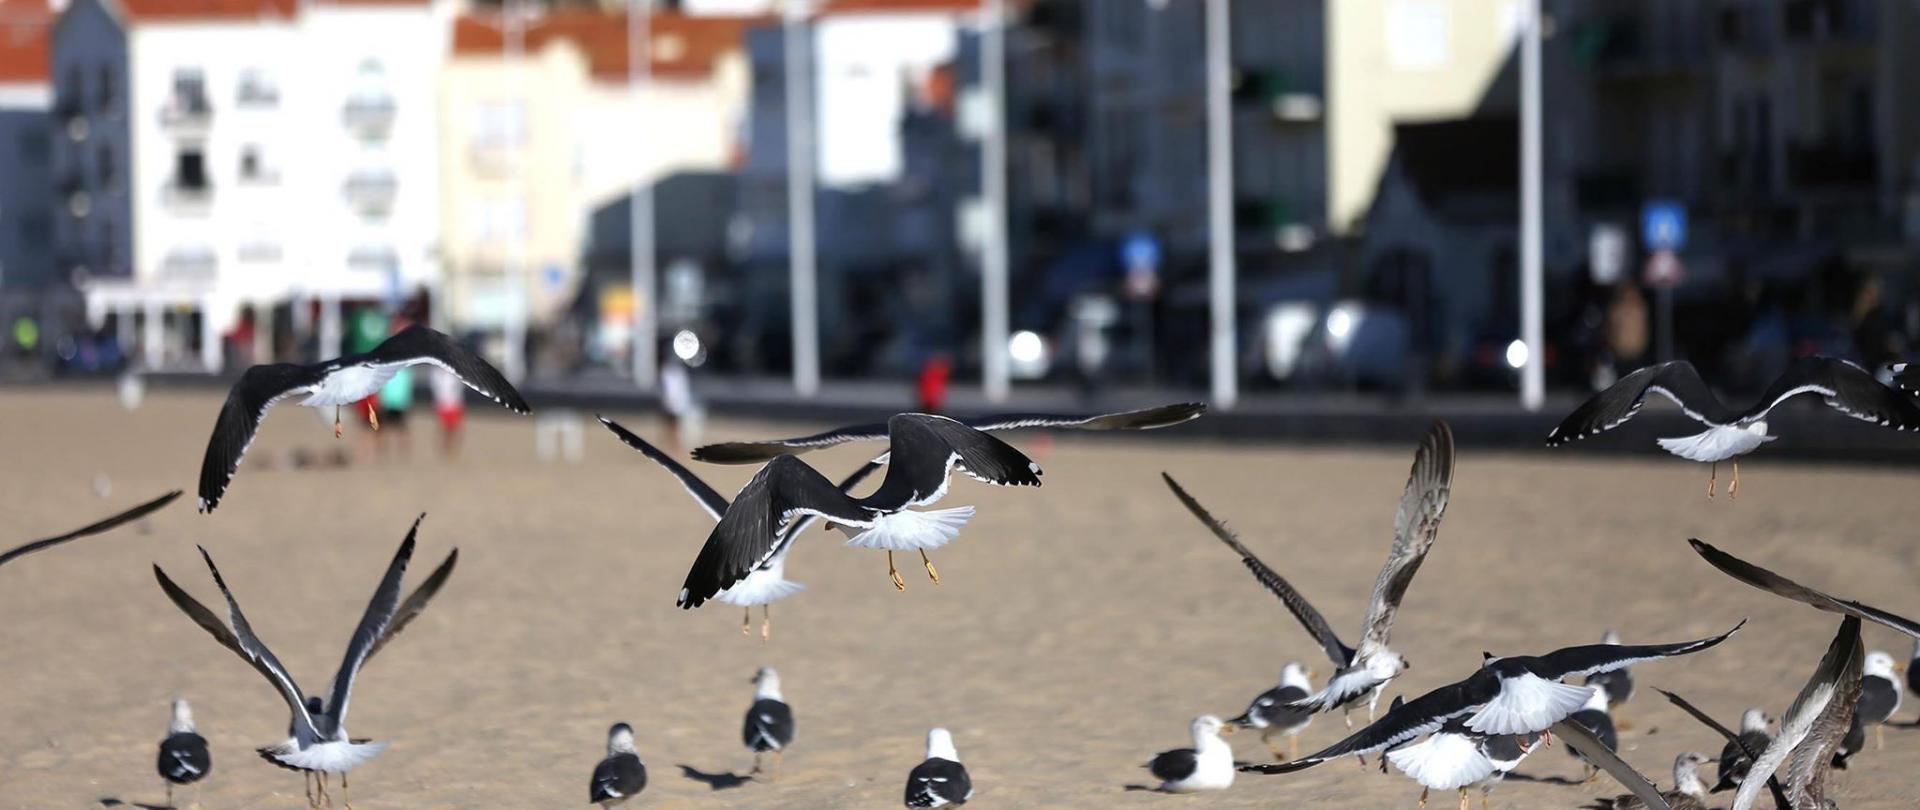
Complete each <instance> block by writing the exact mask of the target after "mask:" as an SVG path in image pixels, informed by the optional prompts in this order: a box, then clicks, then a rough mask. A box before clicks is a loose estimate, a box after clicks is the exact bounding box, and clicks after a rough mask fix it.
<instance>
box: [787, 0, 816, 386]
mask: <svg viewBox="0 0 1920 810" xmlns="http://www.w3.org/2000/svg"><path fill="white" fill-rule="evenodd" d="M784 10H785V12H786V14H785V18H786V19H785V22H786V30H785V34H786V42H785V48H784V49H785V51H786V53H785V56H786V74H787V75H786V80H787V246H788V257H787V261H788V265H787V268H788V275H789V278H790V279H791V285H792V288H793V289H792V295H791V296H790V300H789V303H790V304H791V305H792V307H793V314H792V318H793V390H794V391H795V392H796V393H798V394H800V396H803V397H810V396H813V395H814V394H815V393H816V392H818V391H819V390H820V303H819V290H818V288H817V286H816V284H817V278H816V270H815V268H814V255H813V254H814V244H813V77H812V69H813V68H812V60H811V59H809V58H808V54H809V53H810V52H811V50H812V46H811V43H810V42H809V39H810V38H811V37H810V35H811V33H812V28H811V27H810V26H809V25H808V24H807V22H808V20H807V13H808V11H807V5H806V0H786V7H785V9H784Z"/></svg>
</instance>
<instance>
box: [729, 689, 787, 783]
mask: <svg viewBox="0 0 1920 810" xmlns="http://www.w3.org/2000/svg"><path fill="white" fill-rule="evenodd" d="M753 687H754V688H753V705H752V706H748V707H747V718H746V721H745V722H744V723H743V724H742V726H741V730H740V741H741V743H743V744H745V745H746V746H747V750H749V751H752V752H753V772H754V773H756V774H758V773H760V757H761V755H763V754H772V755H773V774H772V777H771V778H773V779H779V778H780V755H781V754H782V753H784V752H785V751H786V750H787V746H789V745H792V744H793V734H794V727H793V707H792V706H789V705H787V701H786V699H785V697H783V696H782V695H781V694H780V673H778V672H775V671H774V670H773V667H761V668H760V671H758V672H755V673H754V674H753Z"/></svg>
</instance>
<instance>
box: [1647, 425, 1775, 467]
mask: <svg viewBox="0 0 1920 810" xmlns="http://www.w3.org/2000/svg"><path fill="white" fill-rule="evenodd" d="M1776 438H1778V437H1777V436H1768V435H1766V434H1764V433H1755V432H1753V431H1751V430H1745V429H1742V428H1737V427H1729V426H1720V427H1710V428H1707V429H1706V430H1704V431H1702V432H1700V433H1695V434H1693V435H1692V436H1680V437H1677V438H1672V439H1660V440H1659V442H1660V449H1662V450H1665V451H1667V452H1669V453H1672V454H1674V455H1676V456H1679V457H1681V458H1684V459H1686V460H1688V461H1703V462H1705V461H1726V460H1727V459H1730V458H1733V457H1734V456H1743V455H1746V454H1748V453H1751V452H1753V451H1755V450H1757V449H1759V448H1760V445H1763V444H1766V443H1767V442H1770V441H1773V440H1774V439H1776Z"/></svg>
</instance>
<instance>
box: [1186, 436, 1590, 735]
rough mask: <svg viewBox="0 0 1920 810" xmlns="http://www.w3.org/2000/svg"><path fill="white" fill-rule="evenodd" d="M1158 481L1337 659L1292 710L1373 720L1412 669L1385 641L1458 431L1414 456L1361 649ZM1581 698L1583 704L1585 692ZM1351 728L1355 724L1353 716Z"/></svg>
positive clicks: (1432, 530)
mask: <svg viewBox="0 0 1920 810" xmlns="http://www.w3.org/2000/svg"><path fill="white" fill-rule="evenodd" d="M1160 477H1161V478H1163V479H1165V480H1166V482H1167V486H1168V487H1169V488H1171V489H1172V490H1173V495H1174V497H1176V498H1179V499H1180V502H1181V503H1182V504H1185V505H1186V507H1187V510H1188V511H1190V512H1192V513H1193V516H1194V517H1197V518H1199V519H1200V522H1201V523H1204V524H1206V526H1207V528H1209V529H1211V530H1213V534H1214V536H1216V537H1218V538H1220V540H1221V542H1224V543H1226V544H1227V547H1228V548H1231V549H1233V551H1234V553H1236V554H1239V555H1240V561H1241V562H1242V563H1243V564H1245V565H1246V566H1247V570H1249V571H1252V572H1253V576H1254V578H1255V579H1258V580H1260V584H1262V585H1265V586H1266V588H1267V590H1269V591H1272V592H1273V594H1274V595H1275V596H1278V597H1280V601H1281V602H1283V603H1285V604H1286V606H1287V609H1288V610H1290V611H1292V612H1293V616H1294V618H1296V619H1299V620H1300V623H1301V624H1302V625H1305V626H1306V628H1307V632H1308V633H1311V634H1313V637H1314V638H1315V639H1316V640H1318V641H1319V642H1320V646H1321V647H1322V648H1323V649H1325V650H1326V653H1327V657H1328V658H1331V659H1333V665H1334V667H1335V670H1334V673H1333V676H1332V677H1330V678H1328V679H1327V685H1326V686H1325V687H1324V688H1322V689H1321V690H1320V691H1319V692H1316V693H1314V694H1312V695H1309V696H1307V697H1306V698H1303V699H1301V700H1300V701H1297V702H1296V704H1295V705H1296V706H1297V707H1311V708H1313V709H1314V710H1315V711H1321V712H1330V711H1333V710H1334V709H1342V710H1344V711H1345V712H1346V713H1348V714H1349V715H1350V714H1351V712H1352V711H1353V706H1354V705H1355V704H1356V703H1358V702H1360V701H1361V700H1363V699H1364V700H1365V701H1366V704H1367V720H1368V722H1372V720H1373V713H1374V705H1375V704H1376V703H1378V702H1379V700H1380V693H1381V691H1382V690H1384V689H1385V688H1386V686H1387V684H1388V683H1389V682H1391V681H1392V680H1393V679H1394V678H1397V677H1400V673H1401V672H1403V671H1405V670H1406V669H1407V659H1406V658H1404V657H1402V656H1401V655H1400V654H1399V653H1397V652H1394V651H1393V650H1392V649H1391V648H1389V647H1388V646H1387V637H1388V634H1389V633H1390V632H1391V631H1392V629H1393V617H1394V614H1395V613H1396V612H1397V611H1399V609H1400V601H1401V599H1403V598H1404V597H1405V596H1406V594H1407V586H1409V585H1411V584H1412V583H1413V575H1414V574H1415V573H1416V572H1418V571H1419V570H1420V563H1421V562H1423V561H1425V560H1426V558H1427V551H1428V550H1429V549H1432V548H1433V541H1434V538H1435V537H1437V536H1438V534H1439V531H1440V517H1441V515H1443V514H1444V513H1445V512H1446V509H1447V501H1448V499H1449V498H1450V497H1451V495H1452V491H1453V430H1452V429H1451V428H1449V427H1447V423H1445V422H1435V423H1433V427H1432V428H1431V429H1429V430H1428V431H1427V435H1426V437H1425V438H1423V439H1421V440H1420V448H1419V449H1418V450H1416V451H1414V456H1413V470H1412V472H1411V473H1409V474H1408V476H1407V488H1406V490H1405V491H1404V492H1402V493H1401V495H1400V507H1399V509H1398V511H1396V512H1395V513H1394V518H1393V547H1392V548H1391V549H1389V550H1388V552H1387V563H1386V565H1385V566H1382V567H1381V569H1380V576H1379V578H1378V579H1376V580H1374V583H1373V598H1372V600H1371V601H1370V602H1369V604H1368V606H1367V623H1366V634H1365V635H1364V636H1363V637H1362V638H1361V639H1360V646H1359V648H1357V649H1356V648H1353V647H1349V646H1347V645H1346V643H1345V642H1342V641H1341V640H1340V637H1339V636H1337V635H1335V634H1334V632H1333V627H1332V625H1329V624H1328V623H1327V620H1326V618H1325V617H1323V616H1321V615H1320V611H1318V610H1315V609H1314V607H1313V605H1312V603H1309V602H1308V601H1307V600H1306V597H1304V596H1301V595H1300V592H1299V591H1297V590H1294V588H1293V585H1291V584H1289V583H1288V582H1287V580H1286V578H1285V577H1282V576H1280V573H1279V572H1277V571H1275V570H1273V569H1272V568H1270V567H1268V566H1267V564H1266V563H1263V562H1261V561H1260V558H1259V557H1256V556H1254V554H1253V551H1252V550H1251V549H1248V548H1247V547H1246V545H1244V544H1242V543H1241V542H1240V539H1239V538H1237V537H1235V536H1234V534H1233V532H1231V531H1229V530H1228V529H1227V527H1226V525H1225V524H1223V523H1221V522H1220V521H1219V520H1216V519H1214V517H1213V515H1211V514H1209V513H1208V512H1207V510H1206V508H1205V507H1202V506H1201V505H1200V502H1199V501H1196V500H1194V499H1193V496H1191V495H1188V494H1187V492H1186V490H1184V489H1181V488H1180V485H1179V483H1177V482H1175V481H1174V480H1173V476H1170V475H1167V474H1166V473H1161V474H1160ZM1581 699H1582V700H1585V695H1584V694H1583V695H1582V696H1581ZM1347 727H1348V728H1352V727H1353V720H1352V718H1351V717H1350V716H1349V717H1347Z"/></svg>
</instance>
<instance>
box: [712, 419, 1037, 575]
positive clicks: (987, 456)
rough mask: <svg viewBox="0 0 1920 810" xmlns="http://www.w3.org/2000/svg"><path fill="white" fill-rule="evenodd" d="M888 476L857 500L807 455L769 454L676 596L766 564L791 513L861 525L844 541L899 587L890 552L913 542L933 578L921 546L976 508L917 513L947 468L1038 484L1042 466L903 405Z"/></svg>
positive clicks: (942, 482) (988, 479) (941, 539)
mask: <svg viewBox="0 0 1920 810" xmlns="http://www.w3.org/2000/svg"><path fill="white" fill-rule="evenodd" d="M887 431H888V444H887V455H888V457H889V463H888V464H887V474H886V476H885V477H884V478H882V479H881V480H880V486H879V488H878V489H875V490H874V491H873V493H872V494H870V495H867V496H866V497H863V498H855V497H853V496H851V495H848V494H847V493H846V492H844V491H842V490H841V489H840V488H838V487H836V486H834V485H833V483H832V482H829V481H828V480H827V479H826V477H825V476H823V475H821V474H820V473H819V472H818V471H816V470H815V469H813V468H812V467H809V466H807V463H806V462H804V461H801V460H800V459H798V458H795V457H794V456H790V455H783V456H775V457H774V459H773V460H772V461H769V462H767V464H766V466H764V467H761V468H760V471H759V472H758V473H755V474H754V476H753V478H752V479H751V480H749V481H748V482H747V485H746V486H744V487H742V488H741V489H740V492H739V494H737V495H735V496H734V498H733V503H732V504H730V505H729V506H728V507H727V509H726V511H725V512H724V513H722V514H721V516H720V521H719V522H718V523H717V524H715V525H714V527H713V531H712V533H710V534H708V535H707V542H706V544H705V545H704V546H702V547H701V549H700V554H699V556H698V557H696V558H694V561H693V567H692V568H691V569H689V570H688V571H687V578H686V581H685V583H684V584H683V585H682V586H681V589H680V596H679V598H678V600H677V601H678V604H679V605H680V607H682V608H686V609H691V608H696V607H699V606H700V605H702V604H704V603H705V602H706V601H707V600H709V599H713V598H715V597H716V596H717V595H718V594H719V593H720V592H721V591H723V590H726V589H728V588H732V587H733V586H734V584H735V583H737V582H739V581H741V580H742V579H745V578H746V577H747V575H748V574H750V573H752V572H753V571H754V570H755V569H757V568H759V567H760V566H762V565H765V564H766V563H767V561H768V560H769V559H771V558H772V556H773V555H774V554H775V553H776V552H778V551H779V549H780V548H781V543H780V537H781V535H782V532H783V531H784V530H785V528H786V527H787V526H788V525H789V524H790V523H792V522H793V521H795V520H797V519H799V518H802V517H805V516H808V515H813V516H817V517H820V518H823V519H825V520H827V521H829V522H831V523H833V524H836V525H838V526H839V527H841V528H842V530H843V531H844V530H846V529H847V528H848V527H851V528H858V529H862V530H863V531H860V532H857V533H854V532H849V533H850V534H853V535H854V536H853V538H852V539H851V540H849V541H848V545H853V546H860V547H864V548H878V549H884V550H886V552H887V575H888V576H889V577H891V578H892V579H893V584H894V587H895V588H898V589H900V590H905V589H906V582H905V581H903V580H902V579H901V578H900V571H899V569H897V568H895V567H894V565H893V552H895V551H906V550H918V551H919V552H920V559H921V562H922V563H923V564H925V565H926V567H927V574H928V576H931V577H933V578H934V581H935V582H938V581H939V575H938V573H936V572H935V571H934V568H933V561H932V560H931V559H928V557H927V552H926V550H927V549H929V548H939V547H940V546H943V545H945V544H946V543H947V542H948V541H950V540H952V539H953V538H954V537H955V536H957V535H958V534H959V532H960V527H961V526H963V525H965V524H966V522H967V520H968V519H969V518H971V517H972V516H973V507H971V506H962V507H956V508H952V509H939V510H928V511H921V510H917V509H915V508H914V507H920V506H927V505H929V504H932V503H934V502H936V501H938V500H940V499H941V498H942V497H945V496H946V494H947V487H948V485H949V483H950V482H951V479H952V475H953V472H954V471H955V470H956V469H957V470H959V471H960V472H963V473H966V474H967V475H968V476H969V477H971V478H973V479H975V480H978V481H982V482H985V483H989V484H994V485H998V486H1035V487H1037V486H1039V485H1040V465H1038V464H1035V463H1033V459H1030V458H1027V456H1026V454H1024V453H1021V452H1020V451H1019V450H1015V449H1014V448H1013V446H1012V445H1009V444H1007V443H1006V442H1003V441H1000V440H999V439H996V438H994V437H992V436H990V435H988V434H986V433H982V432H980V431H978V430H975V429H973V428H970V427H967V426H966V425H963V424H961V423H959V422H957V421H955V420H953V419H949V418H947V417H944V416H932V415H928V414H918V413H903V414H897V415H895V416H894V417H893V418H891V419H888V420H887Z"/></svg>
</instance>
